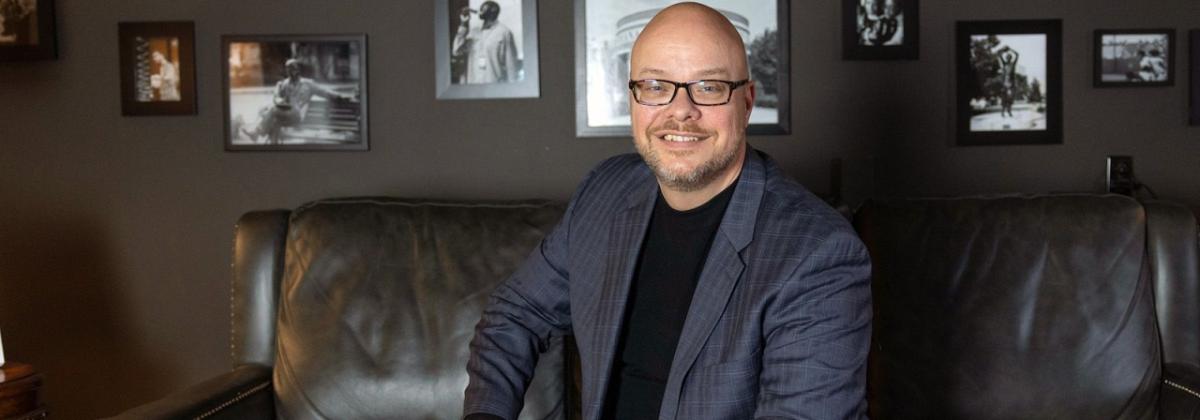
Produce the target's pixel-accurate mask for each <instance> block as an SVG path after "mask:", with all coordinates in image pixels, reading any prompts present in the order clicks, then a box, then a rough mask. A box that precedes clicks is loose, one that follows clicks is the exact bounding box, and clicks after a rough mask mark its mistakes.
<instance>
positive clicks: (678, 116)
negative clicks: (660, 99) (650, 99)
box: [667, 86, 700, 121]
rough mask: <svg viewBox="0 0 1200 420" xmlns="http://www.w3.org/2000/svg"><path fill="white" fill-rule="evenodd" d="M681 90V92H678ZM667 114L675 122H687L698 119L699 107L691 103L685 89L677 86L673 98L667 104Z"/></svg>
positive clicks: (690, 98)
mask: <svg viewBox="0 0 1200 420" xmlns="http://www.w3.org/2000/svg"><path fill="white" fill-rule="evenodd" d="M680 90H682V92H680ZM667 112H669V113H670V114H671V116H672V117H674V118H675V120H677V121H687V120H689V119H691V120H694V119H697V118H700V107H699V106H697V105H696V103H694V102H692V97H691V95H689V94H688V90H687V88H685V87H683V86H679V87H677V88H676V90H675V98H674V99H672V100H671V103H669V104H667Z"/></svg>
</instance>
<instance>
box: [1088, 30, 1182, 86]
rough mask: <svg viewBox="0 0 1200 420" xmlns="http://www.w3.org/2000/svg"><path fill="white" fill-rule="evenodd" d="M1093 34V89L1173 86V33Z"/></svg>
mask: <svg viewBox="0 0 1200 420" xmlns="http://www.w3.org/2000/svg"><path fill="white" fill-rule="evenodd" d="M1095 34H1096V35H1095V43H1094V44H1093V48H1092V57H1093V60H1094V62H1093V64H1092V69H1093V77H1092V84H1093V86H1095V87H1118V86H1171V85H1173V84H1175V51H1174V49H1175V30H1174V29H1121V30H1109V29H1097V30H1096V32H1095Z"/></svg>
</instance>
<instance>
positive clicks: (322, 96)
mask: <svg viewBox="0 0 1200 420" xmlns="http://www.w3.org/2000/svg"><path fill="white" fill-rule="evenodd" d="M221 63H222V70H223V72H222V83H221V85H222V89H221V90H222V94H223V98H224V102H225V118H224V119H225V150H227V151H254V150H258V151H282V150H288V151H300V150H313V151H320V150H328V151H332V150H352V151H353V150H357V151H365V150H369V146H368V136H367V128H368V124H367V37H366V35H362V34H349V35H224V36H222V37H221Z"/></svg>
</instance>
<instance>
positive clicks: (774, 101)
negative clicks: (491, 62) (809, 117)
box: [575, 0, 791, 137]
mask: <svg viewBox="0 0 1200 420" xmlns="http://www.w3.org/2000/svg"><path fill="white" fill-rule="evenodd" d="M672 3H675V1H673V0H575V134H576V135H577V136H579V137H626V136H630V135H631V133H630V131H629V124H630V119H629V88H628V81H629V54H630V51H631V50H632V48H633V42H634V41H635V40H636V39H637V36H638V34H639V33H641V31H642V28H644V27H645V26H646V24H647V23H649V22H650V18H653V17H654V15H655V14H656V13H658V11H659V10H662V9H663V8H664V7H666V6H669V5H671V4H672ZM700 3H704V4H706V5H708V6H710V7H712V8H714V9H717V10H719V11H720V12H721V13H722V14H724V15H725V17H727V18H729V21H730V22H732V23H733V26H734V27H735V28H737V31H738V33H740V34H741V35H742V41H743V42H745V44H746V55H747V57H749V59H750V78H751V79H753V80H754V81H755V83H756V87H757V89H758V96H757V98H756V99H755V103H754V111H752V112H751V113H750V128H749V129H748V130H747V132H748V133H749V134H788V133H790V132H791V128H790V121H791V111H790V106H789V105H790V96H791V88H790V86H789V79H788V74H789V68H788V63H789V59H788V51H789V46H788V39H789V37H788V21H789V17H790V15H789V13H788V1H787V0H701V1H700Z"/></svg>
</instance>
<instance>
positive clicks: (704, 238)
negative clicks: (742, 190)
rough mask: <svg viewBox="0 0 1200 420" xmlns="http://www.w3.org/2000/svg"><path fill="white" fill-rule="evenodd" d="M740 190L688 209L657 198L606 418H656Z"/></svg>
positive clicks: (611, 383) (631, 294) (729, 189)
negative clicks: (717, 239) (708, 263)
mask: <svg viewBox="0 0 1200 420" xmlns="http://www.w3.org/2000/svg"><path fill="white" fill-rule="evenodd" d="M736 185H737V182H734V183H733V184H731V185H730V186H729V187H727V188H725V190H724V191H722V192H721V193H720V194H717V196H715V197H713V198H712V199H711V200H709V201H708V202H707V203H705V204H703V205H701V206H700V207H696V208H694V209H691V210H686V211H677V210H675V209H672V208H671V206H669V205H668V204H667V202H666V200H665V199H663V197H662V194H661V193H660V194H659V196H658V201H657V202H655V204H654V213H653V214H652V215H651V216H650V226H649V228H648V229H647V231H646V238H645V240H644V241H643V242H642V249H641V254H640V256H639V257H638V263H637V268H636V270H635V271H634V277H633V284H632V285H631V286H630V291H629V303H628V304H627V305H626V308H625V325H624V327H623V328H622V330H621V338H620V342H619V343H620V344H619V345H618V347H617V355H616V360H614V361H613V370H612V377H611V380H610V381H609V386H608V392H607V393H606V395H607V396H606V397H605V404H604V410H603V413H604V414H603V416H602V417H603V418H606V419H621V420H630V419H633V420H636V419H655V418H658V410H659V406H660V405H662V397H663V392H664V391H665V388H666V384H667V376H668V374H669V373H670V371H671V360H672V359H674V357H675V347H676V346H677V345H678V343H679V334H680V332H681V331H682V330H683V322H684V320H685V319H687V313H688V308H689V307H690V306H691V303H692V293H693V292H694V291H695V290H696V282H697V281H698V280H699V279H700V271H701V270H703V269H704V260H705V258H706V257H707V256H708V250H709V248H710V246H711V245H712V241H713V236H714V235H715V234H716V232H717V227H718V226H720V224H721V218H722V217H723V216H724V215H725V208H726V207H728V205H729V200H730V198H731V197H732V196H733V190H734V187H735V186H736Z"/></svg>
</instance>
